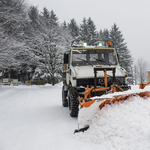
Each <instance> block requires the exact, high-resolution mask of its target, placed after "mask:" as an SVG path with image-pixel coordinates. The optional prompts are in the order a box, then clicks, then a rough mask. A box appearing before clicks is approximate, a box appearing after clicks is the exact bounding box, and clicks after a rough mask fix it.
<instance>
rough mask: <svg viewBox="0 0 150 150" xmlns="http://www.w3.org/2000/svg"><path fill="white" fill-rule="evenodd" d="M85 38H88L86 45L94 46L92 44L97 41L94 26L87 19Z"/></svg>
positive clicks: (90, 20)
mask: <svg viewBox="0 0 150 150" xmlns="http://www.w3.org/2000/svg"><path fill="white" fill-rule="evenodd" d="M87 34H88V35H87V36H88V44H89V45H94V43H95V42H96V41H97V37H96V26H95V24H94V22H93V21H92V19H91V18H90V17H89V19H88V20H87Z"/></svg>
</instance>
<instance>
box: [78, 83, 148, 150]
mask: <svg viewBox="0 0 150 150" xmlns="http://www.w3.org/2000/svg"><path fill="white" fill-rule="evenodd" d="M134 88H135V87H134ZM131 91H132V92H133V91H134V92H137V91H139V90H137V88H135V89H133V90H131ZM131 91H129V92H131ZM144 91H150V86H148V87H146V88H145V90H144ZM96 105H97V104H96V103H94V104H93V106H92V108H91V110H90V111H89V112H87V110H88V109H87V110H86V108H84V109H83V111H82V112H80V114H79V115H81V114H82V113H87V114H90V113H91V116H90V117H91V118H92V119H91V120H87V122H86V121H85V120H86V119H87V118H86V116H85V118H84V119H85V120H84V119H83V118H80V117H79V120H78V121H79V123H81V124H82V123H83V122H84V121H85V122H84V123H85V124H86V123H87V124H90V128H89V130H87V131H85V132H84V133H78V134H75V137H76V138H77V139H80V140H81V141H84V142H91V143H95V144H100V145H101V146H104V147H106V149H111V150H113V149H114V150H116V149H123V150H124V149H136V150H142V149H150V142H149V140H150V127H149V123H150V98H147V99H142V98H141V97H139V96H136V97H133V98H131V99H129V100H127V101H124V102H115V103H114V104H112V105H106V106H105V107H103V108H102V109H101V110H99V108H97V106H96ZM94 108H96V110H95V111H94ZM81 110H82V109H81ZM83 120H84V121H83ZM82 121H83V122H82Z"/></svg>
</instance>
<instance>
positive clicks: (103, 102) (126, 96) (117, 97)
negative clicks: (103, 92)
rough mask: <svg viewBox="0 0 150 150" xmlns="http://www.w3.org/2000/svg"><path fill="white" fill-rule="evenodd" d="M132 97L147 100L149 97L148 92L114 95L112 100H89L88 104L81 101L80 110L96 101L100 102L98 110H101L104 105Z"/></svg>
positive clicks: (149, 93)
mask: <svg viewBox="0 0 150 150" xmlns="http://www.w3.org/2000/svg"><path fill="white" fill-rule="evenodd" d="M133 96H140V97H142V98H147V97H150V92H140V93H131V94H124V95H116V96H113V98H97V99H91V101H89V102H85V101H83V103H82V104H81V108H83V107H85V108H86V107H90V106H91V105H92V104H93V103H94V102H95V101H96V102H101V104H100V105H99V108H100V109H102V108H103V107H104V106H105V105H106V104H111V103H114V102H116V101H122V100H128V99H129V98H130V97H133Z"/></svg>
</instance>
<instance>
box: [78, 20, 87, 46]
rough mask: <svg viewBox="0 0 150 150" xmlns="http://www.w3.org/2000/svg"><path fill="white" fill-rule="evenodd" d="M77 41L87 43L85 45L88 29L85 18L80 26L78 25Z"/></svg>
mask: <svg viewBox="0 0 150 150" xmlns="http://www.w3.org/2000/svg"><path fill="white" fill-rule="evenodd" d="M79 39H80V40H81V41H83V42H87V43H88V41H89V39H88V27H87V21H86V18H83V21H82V24H81V25H80V30H79Z"/></svg>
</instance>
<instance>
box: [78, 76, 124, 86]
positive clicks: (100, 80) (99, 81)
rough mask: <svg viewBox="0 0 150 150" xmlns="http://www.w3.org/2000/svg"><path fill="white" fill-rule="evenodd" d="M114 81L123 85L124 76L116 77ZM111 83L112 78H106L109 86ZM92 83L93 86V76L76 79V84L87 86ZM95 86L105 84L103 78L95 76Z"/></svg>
mask: <svg viewBox="0 0 150 150" xmlns="http://www.w3.org/2000/svg"><path fill="white" fill-rule="evenodd" d="M116 83H117V84H118V85H125V78H124V77H116ZM112 84H113V78H112V77H108V78H107V85H108V86H111V85H112ZM87 85H92V86H94V78H86V79H85V78H84V79H77V86H85V87H86V86H87ZM97 86H105V81H104V78H97Z"/></svg>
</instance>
